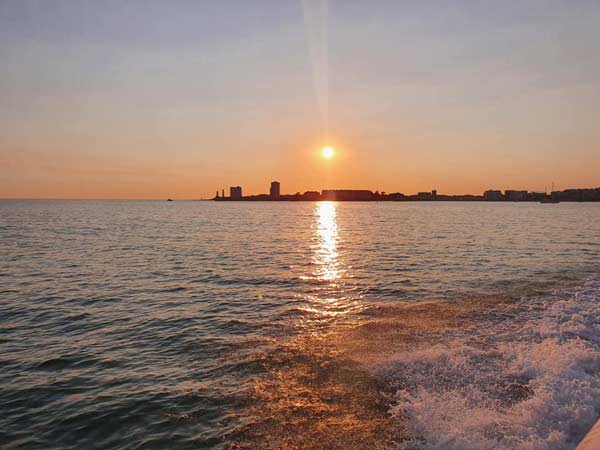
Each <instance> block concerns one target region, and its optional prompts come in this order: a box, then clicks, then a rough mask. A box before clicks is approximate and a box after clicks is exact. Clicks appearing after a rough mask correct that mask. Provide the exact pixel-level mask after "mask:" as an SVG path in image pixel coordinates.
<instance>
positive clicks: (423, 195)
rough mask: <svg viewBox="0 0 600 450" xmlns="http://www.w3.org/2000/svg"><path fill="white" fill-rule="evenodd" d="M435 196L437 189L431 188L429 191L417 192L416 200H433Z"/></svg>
mask: <svg viewBox="0 0 600 450" xmlns="http://www.w3.org/2000/svg"><path fill="white" fill-rule="evenodd" d="M435 198H437V191H436V190H433V191H431V192H419V193H418V194H417V199H418V200H434V199H435Z"/></svg>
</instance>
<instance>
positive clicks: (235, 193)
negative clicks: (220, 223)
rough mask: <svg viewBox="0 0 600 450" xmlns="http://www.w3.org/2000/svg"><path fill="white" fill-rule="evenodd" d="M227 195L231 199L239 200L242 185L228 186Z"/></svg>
mask: <svg viewBox="0 0 600 450" xmlns="http://www.w3.org/2000/svg"><path fill="white" fill-rule="evenodd" d="M229 197H230V198H231V200H241V199H242V187H241V186H231V187H230V188H229Z"/></svg>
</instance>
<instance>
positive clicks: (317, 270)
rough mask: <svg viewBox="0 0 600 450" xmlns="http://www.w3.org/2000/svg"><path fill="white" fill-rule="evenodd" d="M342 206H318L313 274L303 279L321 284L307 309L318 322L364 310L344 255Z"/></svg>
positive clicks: (330, 203) (309, 299) (311, 297)
mask: <svg viewBox="0 0 600 450" xmlns="http://www.w3.org/2000/svg"><path fill="white" fill-rule="evenodd" d="M337 213H338V204H337V203H336V202H319V203H317V204H316V205H315V210H314V223H313V237H312V243H311V254H312V255H311V257H312V267H313V271H312V273H311V274H310V276H306V277H302V278H303V279H306V280H311V281H314V282H316V283H317V286H318V288H317V289H316V292H315V293H314V294H310V295H308V296H307V300H308V303H307V305H306V306H305V307H304V308H303V309H304V310H305V311H308V312H311V313H314V314H315V315H316V316H317V317H316V318H327V317H329V318H332V317H339V316H346V315H348V314H350V313H351V312H353V311H356V310H357V309H360V308H361V307H362V302H361V296H360V295H359V294H358V293H357V292H356V290H355V289H354V287H353V286H352V284H351V283H349V281H350V279H351V274H350V273H349V272H348V269H350V267H348V266H347V265H346V264H345V262H344V258H343V254H342V253H341V251H340V246H341V244H343V242H344V241H343V239H342V237H341V235H340V227H339V224H338V214H337Z"/></svg>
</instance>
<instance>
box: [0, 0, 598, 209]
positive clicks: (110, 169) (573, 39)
mask: <svg viewBox="0 0 600 450" xmlns="http://www.w3.org/2000/svg"><path fill="white" fill-rule="evenodd" d="M598 23H600V4H599V3H598V2H592V1H581V2H577V3H573V2H568V1H544V2H541V1H530V2H517V1H509V2H489V3H481V2H474V1H457V2H452V4H449V3H448V4H446V3H442V2H433V1H431V2H429V1H427V2H420V1H410V2H397V1H379V2H377V3H376V5H373V4H371V5H369V4H367V2H363V1H358V0H356V1H353V0H348V1H344V2H334V1H330V2H327V1H325V0H304V1H300V0H286V1H283V0H279V1H275V0H273V1H266V0H256V1H242V0H238V1H235V0H228V1H223V2H190V1H176V2H165V1H154V0H152V1H141V0H136V1H130V2H118V1H108V2H102V3H99V2H76V1H54V2H44V1H32V0H7V1H3V2H1V3H0V60H1V61H2V67H3V69H2V71H0V198H14V197H18V198H167V197H171V198H201V197H202V198H209V197H211V196H213V195H214V190H215V189H216V188H217V187H218V188H228V187H229V186H234V185H242V186H244V193H248V194H256V193H260V192H264V190H265V183H266V181H267V180H274V179H278V180H281V181H284V182H285V190H286V192H304V191H307V190H311V189H314V188H316V187H318V188H319V189H321V188H323V189H329V188H344V189H372V190H375V189H378V190H380V191H387V192H398V191H400V192H419V191H430V190H431V189H438V190H439V191H440V192H444V193H448V194H463V193H480V192H483V191H484V190H486V189H489V188H496V189H507V188H508V189H526V190H530V191H534V190H538V191H540V190H541V191H543V190H544V187H545V186H550V183H551V182H553V181H554V182H556V183H557V187H558V188H559V189H564V188H569V187H582V188H583V187H597V186H599V185H600V176H599V174H600V152H599V151H598V143H599V142H600V129H599V128H598V126H597V123H596V122H597V117H598V116H600V89H599V87H598V81H597V80H598V79H600V55H598V52H597V49H596V48H595V47H596V43H597V42H600V28H598V26H597V24H598ZM326 147H331V148H332V149H335V153H332V154H331V156H328V157H323V156H324V155H325V154H324V153H323V152H322V150H323V149H324V148H326ZM327 154H329V153H328V152H327ZM333 155H335V156H334V157H333Z"/></svg>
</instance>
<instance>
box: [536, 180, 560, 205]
mask: <svg viewBox="0 0 600 450" xmlns="http://www.w3.org/2000/svg"><path fill="white" fill-rule="evenodd" d="M551 192H552V194H554V181H553V182H552V191H551ZM540 203H560V200H559V199H557V198H553V197H552V195H550V196H549V197H548V194H547V193H546V198H543V199H541V200H540Z"/></svg>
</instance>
